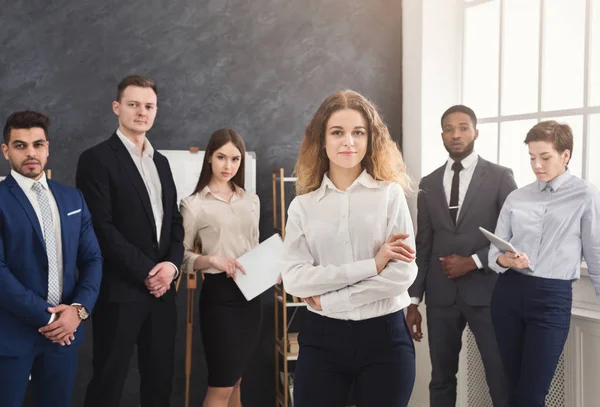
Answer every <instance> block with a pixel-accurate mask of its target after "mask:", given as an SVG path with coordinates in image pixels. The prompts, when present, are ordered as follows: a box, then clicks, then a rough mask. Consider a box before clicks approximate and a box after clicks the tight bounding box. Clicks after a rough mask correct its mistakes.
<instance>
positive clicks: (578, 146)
mask: <svg viewBox="0 0 600 407" xmlns="http://www.w3.org/2000/svg"><path fill="white" fill-rule="evenodd" d="M544 120H556V121H557V122H559V123H566V124H568V125H569V126H571V130H573V151H572V152H571V161H569V169H570V170H571V174H573V175H577V176H578V177H581V174H582V168H583V116H566V117H552V118H550V119H544ZM590 151H593V150H590Z"/></svg>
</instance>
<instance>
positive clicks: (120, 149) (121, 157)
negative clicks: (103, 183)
mask: <svg viewBox="0 0 600 407" xmlns="http://www.w3.org/2000/svg"><path fill="white" fill-rule="evenodd" d="M110 145H111V147H112V148H113V150H114V151H115V154H116V156H117V162H118V163H119V166H120V167H121V169H122V170H123V173H125V174H126V175H127V177H128V178H129V180H130V181H131V184H132V185H133V189H134V190H135V191H136V193H137V195H138V197H139V198H140V201H141V202H142V207H143V208H144V212H146V216H147V217H148V221H149V222H150V224H151V225H155V222H154V215H153V214H152V204H151V203H150V196H149V195H148V190H147V189H146V185H144V180H143V179H142V176H141V175H140V172H139V171H138V169H137V167H136V165H135V163H134V162H133V159H132V158H131V155H130V154H129V151H127V148H125V145H123V142H122V141H121V140H120V139H119V136H117V134H116V133H115V134H113V136H112V137H111V139H110ZM152 230H156V228H154V227H153V228H152ZM154 234H156V232H154Z"/></svg>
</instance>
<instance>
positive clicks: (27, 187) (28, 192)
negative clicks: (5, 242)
mask: <svg viewBox="0 0 600 407" xmlns="http://www.w3.org/2000/svg"><path fill="white" fill-rule="evenodd" d="M10 175H12V177H13V178H14V179H15V181H17V184H18V185H19V186H20V187H21V189H22V190H23V192H24V193H25V196H26V197H27V199H29V202H30V203H31V206H33V210H34V211H35V214H36V215H37V218H38V222H40V227H41V228H42V234H43V233H44V220H43V219H42V212H41V211H40V205H39V204H38V201H37V196H36V194H35V191H34V190H33V184H35V183H36V182H39V183H40V184H42V186H43V187H44V189H45V190H46V192H47V193H48V202H49V203H50V210H51V211H52V227H53V229H54V241H55V242H56V262H57V263H58V265H57V267H58V289H59V293H60V295H59V298H60V303H61V304H62V292H63V280H64V276H63V257H62V235H61V226H60V213H59V212H58V205H57V204H56V199H54V195H53V194H52V191H51V190H50V188H49V187H48V180H47V179H46V174H45V173H43V175H42V177H41V178H40V179H39V180H37V181H36V180H34V179H33V178H27V177H25V176H23V175H21V174H19V173H18V172H16V171H15V170H11V171H10ZM73 305H81V304H73ZM55 317H56V315H55V314H51V315H50V319H49V320H48V324H50V323H52V322H53V321H54V319H55Z"/></svg>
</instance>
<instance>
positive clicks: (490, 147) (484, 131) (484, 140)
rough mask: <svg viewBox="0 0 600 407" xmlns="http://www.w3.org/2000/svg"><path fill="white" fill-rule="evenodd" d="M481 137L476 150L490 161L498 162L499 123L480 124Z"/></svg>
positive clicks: (476, 143) (478, 127)
mask: <svg viewBox="0 0 600 407" xmlns="http://www.w3.org/2000/svg"><path fill="white" fill-rule="evenodd" d="M477 129H478V130H479V137H478V138H477V141H475V151H476V152H477V154H479V155H480V156H482V157H483V158H485V159H486V160H488V161H491V162H493V163H497V162H498V123H486V124H478V125H477Z"/></svg>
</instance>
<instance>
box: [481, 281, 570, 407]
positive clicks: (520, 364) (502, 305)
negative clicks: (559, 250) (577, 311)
mask: <svg viewBox="0 0 600 407" xmlns="http://www.w3.org/2000/svg"><path fill="white" fill-rule="evenodd" d="M572 298H573V291H572V282H571V281H569V280H554V279H548V278H540V277H533V276H527V275H523V274H521V273H518V272H516V271H513V270H508V271H507V272H506V273H504V274H501V275H500V277H499V278H498V282H497V283H496V288H495V289H494V295H493V296H492V320H493V322H494V328H495V330H496V337H497V338H498V345H499V347H500V353H501V355H502V362H503V364H504V369H505V371H506V377H507V379H508V388H509V392H510V405H511V406H513V407H517V406H519V407H543V406H544V405H545V404H544V403H545V399H546V395H547V394H548V390H549V389H550V384H551V383H552V378H553V377H554V371H555V370H556V365H557V364H558V360H559V358H560V355H561V353H562V351H563V348H564V346H565V342H566V340H567V336H568V335H569V327H570V324H571V305H572Z"/></svg>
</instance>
